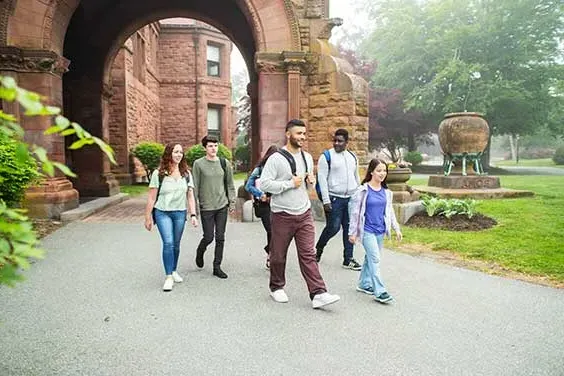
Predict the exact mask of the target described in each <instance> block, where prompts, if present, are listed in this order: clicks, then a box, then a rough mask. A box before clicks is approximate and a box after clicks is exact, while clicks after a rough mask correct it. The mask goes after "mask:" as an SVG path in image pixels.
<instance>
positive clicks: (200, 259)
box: [196, 251, 204, 269]
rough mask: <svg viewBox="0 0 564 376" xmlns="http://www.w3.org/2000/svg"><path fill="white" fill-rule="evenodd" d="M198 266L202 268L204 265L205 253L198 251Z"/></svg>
mask: <svg viewBox="0 0 564 376" xmlns="http://www.w3.org/2000/svg"><path fill="white" fill-rule="evenodd" d="M196 266H197V267H198V269H202V268H203V267H204V254H203V253H200V252H198V251H196Z"/></svg>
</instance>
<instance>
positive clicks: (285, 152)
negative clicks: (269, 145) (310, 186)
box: [277, 149, 309, 176]
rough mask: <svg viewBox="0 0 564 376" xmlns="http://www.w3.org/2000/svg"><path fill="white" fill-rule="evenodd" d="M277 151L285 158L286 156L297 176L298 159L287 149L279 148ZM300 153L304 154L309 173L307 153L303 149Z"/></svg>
mask: <svg viewBox="0 0 564 376" xmlns="http://www.w3.org/2000/svg"><path fill="white" fill-rule="evenodd" d="M277 152H278V153H280V154H282V156H284V158H286V160H287V161H288V163H289V164H290V169H291V170H292V175H294V176H296V160H295V159H294V156H293V155H292V154H291V153H290V152H289V151H288V150H286V149H278V151H277ZM300 153H301V155H302V159H303V160H304V165H305V170H306V174H307V173H308V172H309V171H308V166H307V160H306V157H305V153H304V151H303V150H300Z"/></svg>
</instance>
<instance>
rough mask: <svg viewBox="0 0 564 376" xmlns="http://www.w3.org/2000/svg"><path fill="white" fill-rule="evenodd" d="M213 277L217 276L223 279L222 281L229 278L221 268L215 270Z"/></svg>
mask: <svg viewBox="0 0 564 376" xmlns="http://www.w3.org/2000/svg"><path fill="white" fill-rule="evenodd" d="M213 275H215V276H216V277H218V278H221V279H225V278H227V274H225V272H224V271H223V270H221V268H214V269H213Z"/></svg>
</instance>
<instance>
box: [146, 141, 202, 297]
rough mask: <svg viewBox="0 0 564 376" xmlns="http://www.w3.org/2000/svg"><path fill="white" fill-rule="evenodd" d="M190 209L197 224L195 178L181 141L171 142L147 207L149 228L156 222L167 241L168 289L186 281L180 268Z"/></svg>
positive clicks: (153, 180)
mask: <svg viewBox="0 0 564 376" xmlns="http://www.w3.org/2000/svg"><path fill="white" fill-rule="evenodd" d="M187 210H189V211H190V220H191V222H192V225H193V226H197V225H198V219H197V217H196V204H195V200H194V181H193V179H192V174H191V173H190V171H189V170H188V164H187V163H186V159H185V158H184V151H183V150H182V146H181V145H180V144H168V145H166V147H165V150H164V153H163V156H162V157H161V164H160V166H159V168H158V169H157V170H155V171H154V172H153V174H152V175H151V181H150V182H149V196H148V198H147V206H146V209H145V228H146V229H147V230H148V231H151V229H152V228H153V223H154V224H156V225H157V228H158V229H159V234H160V235H161V239H162V242H163V264H164V269H165V274H166V278H165V283H164V286H163V290H164V291H170V290H172V286H173V285H174V282H177V283H180V282H182V277H181V276H180V275H179V274H178V272H177V271H176V267H177V265H178V256H179V255H180V240H181V239H182V233H183V232H184V225H185V223H186V215H187Z"/></svg>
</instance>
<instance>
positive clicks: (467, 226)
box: [406, 212, 497, 231]
mask: <svg viewBox="0 0 564 376" xmlns="http://www.w3.org/2000/svg"><path fill="white" fill-rule="evenodd" d="M406 225H407V226H409V227H419V228H431V229H437V230H449V231H480V230H485V229H488V228H492V227H493V226H495V225H497V222H496V220H495V219H493V218H490V217H487V216H485V215H482V214H476V215H474V216H473V217H472V218H471V219H470V218H468V217H467V216H465V215H453V216H452V217H450V218H447V217H445V216H444V215H436V216H433V217H429V216H428V215H427V213H424V212H423V213H417V214H415V215H414V216H413V217H411V218H410V219H409V221H407V223H406Z"/></svg>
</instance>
